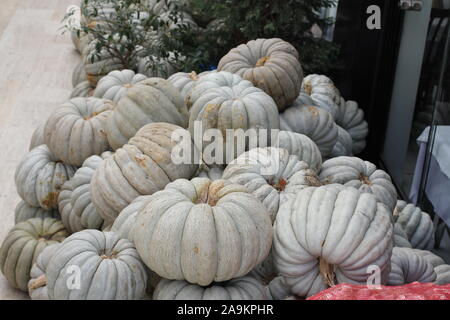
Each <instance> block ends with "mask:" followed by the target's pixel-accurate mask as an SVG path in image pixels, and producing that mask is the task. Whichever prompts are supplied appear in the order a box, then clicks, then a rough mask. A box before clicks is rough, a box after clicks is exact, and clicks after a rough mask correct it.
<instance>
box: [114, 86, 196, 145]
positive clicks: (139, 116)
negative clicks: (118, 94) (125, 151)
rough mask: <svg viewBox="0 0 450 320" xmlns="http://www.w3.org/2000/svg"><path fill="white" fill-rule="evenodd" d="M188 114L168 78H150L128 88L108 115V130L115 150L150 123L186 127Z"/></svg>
mask: <svg viewBox="0 0 450 320" xmlns="http://www.w3.org/2000/svg"><path fill="white" fill-rule="evenodd" d="M188 119H189V114H188V111H187V108H186V105H185V104H184V102H183V99H182V97H181V95H180V93H179V92H178V90H177V89H175V88H174V87H173V86H172V85H171V84H170V83H169V82H168V81H167V80H164V79H161V78H149V79H147V80H144V81H140V82H139V83H137V84H135V85H134V86H133V87H131V88H129V89H128V91H127V94H126V95H125V96H123V97H122V98H121V99H120V100H119V102H118V103H117V106H116V108H115V110H114V112H113V114H112V115H111V116H110V117H109V118H108V121H107V126H106V133H107V136H108V141H109V143H110V145H111V147H112V148H113V149H117V148H120V147H121V146H123V145H124V144H126V143H127V142H128V140H129V139H130V138H132V137H133V136H134V135H135V134H136V132H137V131H138V130H139V129H140V128H142V127H143V126H145V125H146V124H149V123H154V122H167V123H172V124H175V125H177V126H181V127H183V128H186V127H187V125H188Z"/></svg>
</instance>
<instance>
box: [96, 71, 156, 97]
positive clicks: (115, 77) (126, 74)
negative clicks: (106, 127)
mask: <svg viewBox="0 0 450 320" xmlns="http://www.w3.org/2000/svg"><path fill="white" fill-rule="evenodd" d="M145 79H147V77H146V76H145V75H143V74H140V73H138V74H136V73H135V72H134V71H133V70H127V69H126V70H120V71H119V70H114V71H111V72H110V73H108V75H106V76H105V77H103V78H102V79H101V80H100V81H99V82H98V84H97V87H96V88H95V92H94V96H95V97H97V98H103V99H108V100H111V101H113V102H115V103H117V102H118V101H119V100H120V98H122V97H123V96H125V95H126V94H127V92H128V90H129V89H130V88H131V87H133V86H134V85H135V84H137V83H139V82H141V81H142V80H145Z"/></svg>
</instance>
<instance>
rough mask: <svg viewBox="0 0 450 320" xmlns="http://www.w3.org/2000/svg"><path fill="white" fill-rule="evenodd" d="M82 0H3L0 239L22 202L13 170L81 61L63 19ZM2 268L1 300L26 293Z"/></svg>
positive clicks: (68, 87) (0, 25)
mask: <svg viewBox="0 0 450 320" xmlns="http://www.w3.org/2000/svg"><path fill="white" fill-rule="evenodd" d="M79 3H80V0H20V1H18V0H1V1H0V146H1V151H0V243H1V242H3V239H4V238H5V236H6V234H7V232H8V230H9V229H10V228H11V227H12V226H13V222H14V208H15V206H16V204H17V203H18V202H19V196H18V195H17V192H16V188H15V184H14V170H15V168H16V166H17V164H18V163H19V162H20V160H21V159H22V157H23V156H24V155H25V154H26V153H27V151H28V146H29V143H30V139H31V135H32V133H33V131H34V129H35V128H36V127H37V126H38V124H39V123H40V122H41V121H45V119H46V118H47V117H48V115H49V114H50V113H51V112H52V110H54V109H55V108H56V107H58V105H60V104H61V103H64V102H65V101H66V100H67V99H68V98H69V95H70V92H71V89H72V84H71V75H72V70H73V68H74V67H75V65H76V64H77V62H78V61H79V59H80V58H79V55H78V54H77V53H76V51H75V50H74V48H73V45H72V43H71V40H70V37H69V35H68V34H65V35H61V30H59V28H60V27H61V19H62V18H63V16H64V13H65V11H66V8H67V6H68V5H70V4H77V5H79ZM26 298H27V295H26V294H24V293H22V292H19V291H17V290H14V289H11V288H10V287H9V285H8V283H7V281H6V279H5V278H4V277H3V276H2V275H1V274H0V300H2V299H26Z"/></svg>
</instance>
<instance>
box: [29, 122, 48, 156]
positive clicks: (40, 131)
mask: <svg viewBox="0 0 450 320" xmlns="http://www.w3.org/2000/svg"><path fill="white" fill-rule="evenodd" d="M44 130H45V122H42V123H41V124H40V125H39V126H38V127H37V128H36V129H35V130H34V132H33V135H32V136H31V141H30V147H29V148H28V149H29V150H30V151H31V150H33V149H34V148H36V147H38V146H40V145H41V144H45V141H44Z"/></svg>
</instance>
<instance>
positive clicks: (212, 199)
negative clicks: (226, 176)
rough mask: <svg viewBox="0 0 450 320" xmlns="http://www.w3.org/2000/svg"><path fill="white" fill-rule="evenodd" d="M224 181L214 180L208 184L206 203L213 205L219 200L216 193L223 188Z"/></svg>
mask: <svg viewBox="0 0 450 320" xmlns="http://www.w3.org/2000/svg"><path fill="white" fill-rule="evenodd" d="M223 185H224V181H214V182H213V183H211V184H210V185H209V190H208V199H207V203H208V204H209V205H210V206H212V207H214V206H215V205H216V204H217V202H218V201H219V196H218V193H219V191H220V190H221V189H222V188H223Z"/></svg>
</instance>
